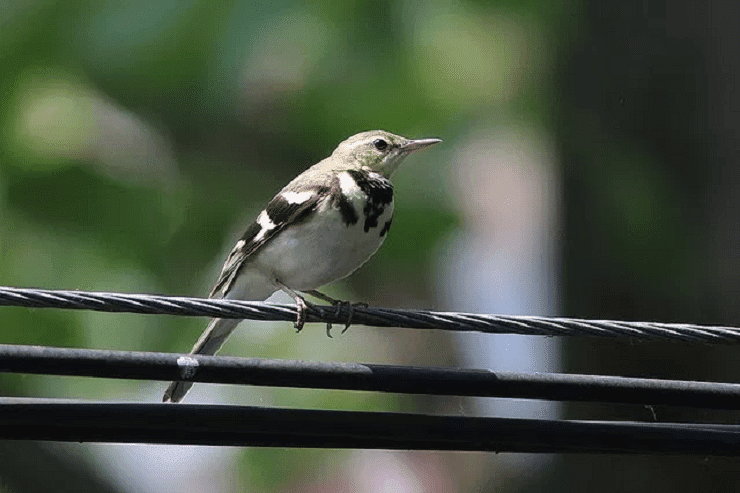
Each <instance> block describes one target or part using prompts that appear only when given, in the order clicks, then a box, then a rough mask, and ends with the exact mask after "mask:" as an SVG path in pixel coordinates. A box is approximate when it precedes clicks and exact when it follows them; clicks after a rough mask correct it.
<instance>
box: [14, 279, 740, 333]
mask: <svg viewBox="0 0 740 493" xmlns="http://www.w3.org/2000/svg"><path fill="white" fill-rule="evenodd" d="M1 305H5V306H23V307H32V308H64V309H76V310H95V311H102V312H127V313H145V314H166V315H181V316H203V317H220V318H243V319H250V320H276V321H294V320H295V317H296V309H295V307H294V306H292V305H275V304H272V303H264V302H253V301H233V300H217V299H202V298H186V297H179V296H162V295H146V294H122V293H105V292H86V291H64V290H48V289H28V288H11V287H0V306H1ZM348 315H349V313H348V310H347V309H342V310H341V311H340V312H339V313H337V309H336V307H333V306H317V305H312V307H311V309H310V311H309V313H308V322H322V323H326V322H329V323H335V324H343V323H345V322H346V320H347V317H348ZM352 323H353V324H362V325H369V326H376V327H400V328H411V329H438V330H451V331H458V332H466V331H475V332H485V333H489V334H520V335H538V336H563V335H568V336H592V337H610V338H622V337H629V338H632V339H642V340H661V339H662V340H674V341H688V342H703V343H710V344H737V343H740V329H738V328H736V327H721V326H703V325H693V324H686V323H660V322H625V321H615V320H584V319H575V318H560V317H557V318H550V317H536V316H511V315H479V314H471V313H456V312H433V311H427V310H400V309H390V308H372V307H368V308H365V307H359V306H358V307H354V308H353V315H352Z"/></svg>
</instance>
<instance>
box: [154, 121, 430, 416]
mask: <svg viewBox="0 0 740 493" xmlns="http://www.w3.org/2000/svg"><path fill="white" fill-rule="evenodd" d="M439 142H442V141H441V140H440V139H437V138H427V139H417V140H412V139H407V138H405V137H401V136H399V135H394V134H392V133H390V132H386V131H384V130H372V131H367V132H362V133H359V134H357V135H354V136H352V137H350V138H348V139H347V140H345V141H343V142H342V143H340V144H339V145H338V146H337V148H336V149H335V150H334V152H333V153H332V154H331V156H329V157H327V158H325V159H323V160H322V161H320V162H319V163H317V164H315V165H313V166H311V167H310V168H308V169H307V170H305V171H304V172H303V173H301V174H299V175H298V176H297V177H296V178H294V179H293V180H292V181H291V182H290V183H288V184H287V185H286V186H285V187H284V188H283V189H282V190H280V192H278V193H277V195H275V196H274V197H273V198H272V200H270V202H269V203H268V204H267V207H265V209H264V210H262V212H260V213H259V215H258V216H257V218H256V219H255V221H254V222H253V223H252V224H251V225H250V226H249V227H248V228H247V230H246V232H245V233H244V235H242V237H241V238H240V239H239V240H238V241H237V242H236V245H235V246H234V248H233V249H232V250H231V253H229V255H228V257H227V258H226V261H225V263H224V265H223V268H222V269H221V274H220V276H219V278H218V281H217V282H216V284H215V286H214V287H213V290H212V291H211V293H210V296H209V297H210V298H217V299H231V300H244V301H264V300H265V299H267V298H268V297H269V296H271V295H272V294H273V293H275V292H276V291H283V292H285V293H287V294H288V295H289V296H290V297H291V298H293V300H294V301H295V303H296V308H297V317H296V322H295V328H296V329H297V330H298V331H300V330H301V328H302V327H303V324H304V323H305V317H306V310H307V308H308V307H309V306H310V303H309V302H308V301H307V300H306V299H305V297H304V295H306V294H307V295H311V296H313V297H315V298H317V299H319V300H322V301H325V302H329V303H331V304H333V305H336V306H341V305H343V304H345V305H346V304H348V302H344V301H340V300H336V299H334V298H331V297H329V296H327V295H325V294H323V293H321V292H320V291H318V288H319V287H321V286H324V285H326V284H329V283H331V282H333V281H337V280H339V279H343V278H344V277H347V276H348V275H350V274H351V273H352V272H354V271H355V270H357V269H358V268H359V267H360V266H361V265H363V264H364V263H365V262H366V261H367V260H368V259H369V258H370V257H371V256H372V255H373V254H374V253H375V252H376V251H377V250H378V248H379V247H380V245H382V244H383V242H384V241H385V239H386V237H387V235H388V231H389V229H390V227H391V222H392V220H393V185H392V184H391V181H390V178H391V176H392V175H393V173H394V172H395V171H396V170H397V169H398V166H399V165H400V164H401V162H402V161H403V160H404V159H405V158H406V157H407V156H409V155H410V154H412V153H414V152H417V151H420V150H422V149H426V148H428V147H430V146H432V145H434V144H437V143H439ZM350 305H351V304H350ZM350 317H351V310H350ZM240 322H241V320H240V319H228V318H215V319H213V320H212V321H211V322H210V323H209V325H208V326H207V328H206V330H205V331H204V332H203V334H202V335H201V337H200V338H199V339H198V341H197V342H196V343H195V346H193V349H192V350H191V352H190V354H203V355H214V354H216V352H217V351H218V350H219V349H220V348H221V346H222V345H223V344H224V342H226V339H227V337H228V336H229V335H230V334H231V333H232V332H233V331H234V329H235V328H236V326H237V325H238V324H239V323H240ZM348 323H349V320H348ZM328 330H329V326H327V333H328ZM191 386H192V382H184V381H174V382H172V383H171V384H170V385H169V387H168V388H167V390H166V391H165V393H164V396H163V399H162V400H163V401H164V402H173V403H174V402H179V401H180V400H182V398H183V397H185V394H187V392H188V391H189V390H190V387H191Z"/></svg>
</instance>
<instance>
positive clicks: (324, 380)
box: [0, 345, 740, 410]
mask: <svg viewBox="0 0 740 493" xmlns="http://www.w3.org/2000/svg"><path fill="white" fill-rule="evenodd" d="M0 372H12V373H32V374H44V375H74V376H86V377H98V378H122V379H142V380H163V381H169V380H178V379H183V378H185V379H187V380H190V381H193V382H209V383H225V384H242V385H257V386H273V387H297V388H320V389H341V390H364V391H380V392H398V393H407V394H429V395H456V396H479V397H507V398H518V399H542V400H553V401H582V402H610V403H630V404H649V405H679V406H693V407H701V408H714V409H735V410H737V409H740V384H730V383H715V382H691V381H675V380H659V379H648V378H625V377H614V376H597V375H573V374H561V373H517V372H494V371H491V370H475V369H463V368H443V367H410V366H394V365H377V364H363V363H323V362H308V361H294V360H277V359H261V358H233V357H224V356H200V355H188V356H186V357H184V356H183V355H178V354H170V353H149V352H146V353H142V352H126V351H101V350H92V349H67V348H52V347H40V346H15V345H0Z"/></svg>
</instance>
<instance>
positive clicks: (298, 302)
mask: <svg viewBox="0 0 740 493" xmlns="http://www.w3.org/2000/svg"><path fill="white" fill-rule="evenodd" d="M275 284H277V286H278V287H279V288H280V289H281V290H282V291H283V292H284V293H286V294H287V295H288V296H290V297H291V298H293V300H295V307H296V312H297V313H296V321H295V323H294V324H293V326H294V327H295V330H296V332H300V331H301V329H303V326H304V325H305V324H306V311H307V310H308V308H309V307H310V306H311V303H309V302H308V301H306V299H305V298H304V297H303V296H301V295H300V294H298V293H296V292H295V291H293V290H292V289H290V288H289V287H288V286H286V285H285V284H283V283H281V282H280V281H278V280H277V279H275Z"/></svg>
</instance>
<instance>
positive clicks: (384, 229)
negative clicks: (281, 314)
mask: <svg viewBox="0 0 740 493" xmlns="http://www.w3.org/2000/svg"><path fill="white" fill-rule="evenodd" d="M358 173H360V172H359V171H358V172H354V174H353V173H352V172H347V171H344V172H342V173H339V174H338V175H337V176H336V177H335V180H334V183H333V184H332V186H331V191H330V194H329V195H327V197H326V198H325V199H322V201H321V202H320V203H319V204H318V207H317V209H316V211H315V213H314V214H312V215H311V217H309V218H307V219H306V220H305V221H303V222H301V223H299V224H296V225H293V226H291V227H290V228H287V229H286V230H284V231H282V232H280V233H279V234H278V235H277V236H276V237H275V238H274V239H273V241H271V242H270V243H269V244H268V245H265V248H264V250H262V252H260V255H259V257H258V258H259V260H258V261H259V263H260V267H261V270H262V269H269V270H270V272H271V274H272V275H274V276H275V278H277V279H279V280H280V281H281V282H282V283H284V284H285V285H287V286H288V287H290V288H292V289H295V290H298V291H306V290H311V289H317V288H319V287H320V286H322V285H324V284H328V283H330V282H332V281H336V280H338V279H342V278H343V277H346V276H348V275H349V274H351V273H352V272H353V271H355V270H356V269H357V268H358V267H360V266H361V265H362V264H364V263H365V262H366V261H367V260H368V259H369V258H370V257H371V256H372V255H373V254H374V253H375V252H376V251H377V250H378V248H379V247H380V245H382V244H383V241H385V238H386V236H387V233H388V230H389V228H390V225H391V220H392V218H393V186H392V185H391V184H390V181H388V180H387V179H385V178H382V177H380V176H379V175H377V174H375V176H358V175H357V174H358Z"/></svg>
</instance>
